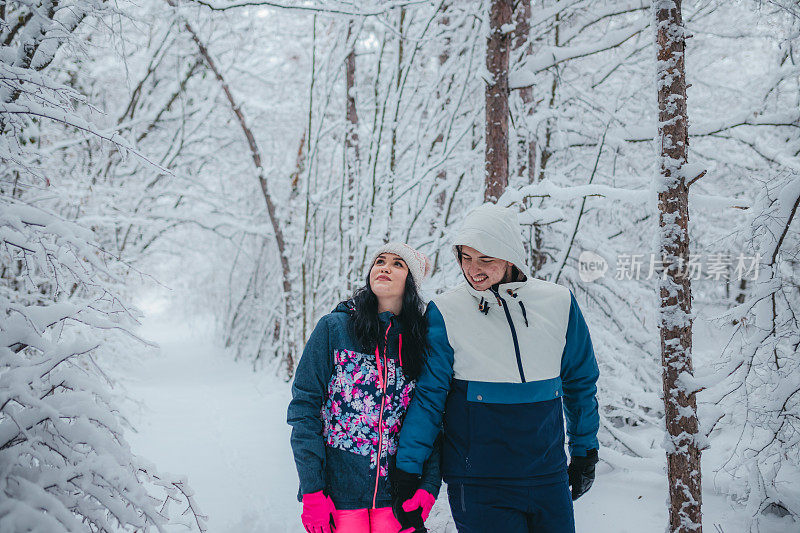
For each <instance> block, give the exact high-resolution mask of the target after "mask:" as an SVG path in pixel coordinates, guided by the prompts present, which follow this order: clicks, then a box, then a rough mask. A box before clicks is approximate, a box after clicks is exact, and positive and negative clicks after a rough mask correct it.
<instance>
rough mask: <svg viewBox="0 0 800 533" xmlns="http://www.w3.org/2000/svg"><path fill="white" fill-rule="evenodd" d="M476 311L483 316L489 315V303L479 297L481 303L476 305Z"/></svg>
mask: <svg viewBox="0 0 800 533" xmlns="http://www.w3.org/2000/svg"><path fill="white" fill-rule="evenodd" d="M478 311H480V312H481V313H483V314H484V315H488V314H489V302H487V301H486V300H485V299H484V298H483V296H481V302H480V303H479V304H478Z"/></svg>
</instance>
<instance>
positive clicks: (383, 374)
mask: <svg viewBox="0 0 800 533" xmlns="http://www.w3.org/2000/svg"><path fill="white" fill-rule="evenodd" d="M391 328H392V323H391V321H390V322H389V327H388V328H386V333H385V335H384V343H383V368H381V358H380V350H379V349H378V347H377V346H376V347H375V363H376V366H377V367H378V382H379V383H380V386H379V388H380V390H381V414H380V416H379V417H378V457H377V465H376V467H375V490H374V492H373V493H372V508H373V509H375V502H376V500H377V498H378V480H380V477H381V452H382V451H383V408H384V406H385V405H386V381H387V380H388V379H389V372H388V370H387V368H386V366H387V365H388V362H387V361H386V351H387V350H388V349H389V330H390V329H391Z"/></svg>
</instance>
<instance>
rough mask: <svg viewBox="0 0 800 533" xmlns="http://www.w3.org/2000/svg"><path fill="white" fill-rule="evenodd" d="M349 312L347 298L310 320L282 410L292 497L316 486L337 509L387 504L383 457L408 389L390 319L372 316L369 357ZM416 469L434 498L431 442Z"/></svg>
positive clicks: (392, 443)
mask: <svg viewBox="0 0 800 533" xmlns="http://www.w3.org/2000/svg"><path fill="white" fill-rule="evenodd" d="M353 313H354V308H353V307H352V302H342V303H340V304H339V305H338V306H337V307H336V309H334V311H333V312H332V313H330V314H327V315H325V316H323V317H322V318H321V319H320V320H319V322H318V323H317V325H316V327H315V328H314V331H313V332H312V333H311V336H310V337H309V339H308V342H307V343H306V346H305V348H304V350H303V355H302V357H301V358H300V362H299V363H298V365H297V369H296V371H295V377H294V382H293V383H292V401H291V402H290V403H289V408H288V413H287V422H288V423H289V424H290V425H291V426H292V435H291V445H292V452H293V453H294V459H295V464H296V466H297V473H298V477H299V478H300V490H299V493H298V499H299V500H302V495H303V494H309V493H313V492H317V491H320V490H323V491H324V492H325V494H326V495H328V496H330V497H331V499H332V500H333V503H334V505H335V506H336V508H337V509H339V510H345V509H364V508H372V507H376V508H379V507H388V506H390V505H391V496H390V494H389V484H388V480H387V475H388V474H389V462H390V461H393V459H394V454H395V452H396V450H397V435H398V433H399V431H400V426H401V424H402V422H403V417H404V415H405V413H406V409H407V407H408V405H409V403H410V401H411V397H412V395H413V393H414V387H415V382H414V381H411V380H408V379H407V378H406V376H405V375H404V374H403V369H402V364H401V355H402V354H401V352H400V348H401V345H400V334H401V330H400V328H401V326H400V323H399V322H398V321H397V319H396V317H395V316H394V315H393V314H392V313H390V312H388V311H387V312H384V313H381V314H380V315H378V317H379V320H380V323H381V326H382V329H383V331H385V332H386V334H385V337H384V339H383V340H382V342H380V343H379V344H380V345H379V347H378V354H377V355H376V353H374V352H373V353H364V352H363V351H362V350H361V347H360V346H359V345H358V342H357V340H356V338H355V336H354V335H353V329H352V319H351V318H352V315H353ZM379 365H380V370H381V372H379ZM383 376H385V386H383V385H384V378H383ZM421 472H422V473H423V476H422V482H421V486H420V488H422V489H425V490H427V491H428V492H429V493H431V494H433V495H434V497H435V496H437V495H438V493H439V487H440V484H441V477H440V473H439V450H438V447H433V448H429V453H428V456H426V457H425V458H424V459H423V461H422V463H421Z"/></svg>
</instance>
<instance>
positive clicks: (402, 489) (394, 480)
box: [389, 468, 427, 533]
mask: <svg viewBox="0 0 800 533" xmlns="http://www.w3.org/2000/svg"><path fill="white" fill-rule="evenodd" d="M419 480H420V476H418V475H415V474H409V473H408V472H404V471H403V470H400V469H398V468H395V469H393V470H391V473H390V474H389V483H390V484H389V487H390V491H391V494H392V512H393V513H394V516H395V518H397V521H398V522H400V526H402V527H401V531H406V530H409V531H414V532H415V533H424V532H425V531H427V529H425V524H424V522H423V520H422V507H417V508H416V509H414V510H413V511H411V512H406V511H405V510H404V509H403V502H405V501H406V500H410V499H411V498H413V497H414V494H415V493H416V492H417V487H418V486H419Z"/></svg>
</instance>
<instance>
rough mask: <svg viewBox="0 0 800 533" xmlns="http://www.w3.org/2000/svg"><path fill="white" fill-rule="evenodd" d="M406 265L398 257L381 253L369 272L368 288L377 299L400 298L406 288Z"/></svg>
mask: <svg viewBox="0 0 800 533" xmlns="http://www.w3.org/2000/svg"><path fill="white" fill-rule="evenodd" d="M407 277H408V265H406V262H405V261H403V258H402V257H400V256H399V255H395V254H391V253H388V252H386V253H382V254H380V255H379V256H378V257H377V258H376V259H375V262H374V263H373V264H372V269H371V270H370V271H369V286H370V288H371V289H372V292H374V293H375V296H377V297H378V299H381V298H398V297H399V298H401V299H402V297H403V292H404V291H405V287H406V278H407Z"/></svg>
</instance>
